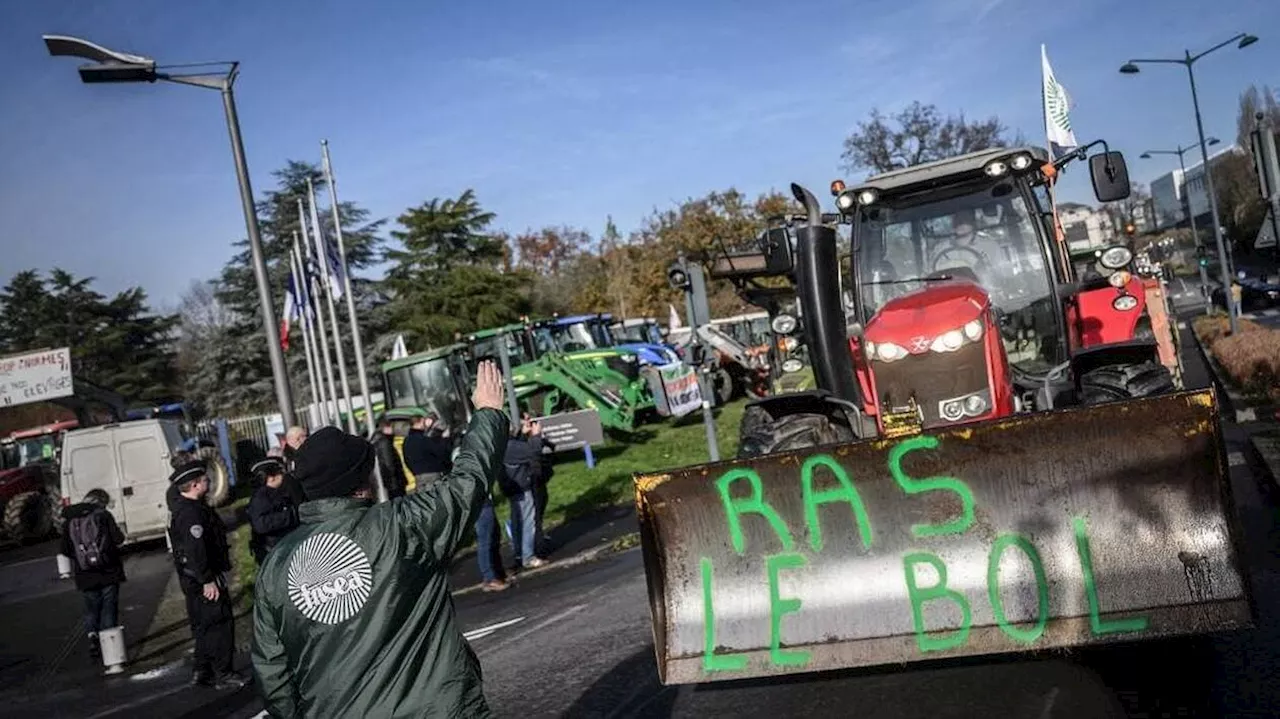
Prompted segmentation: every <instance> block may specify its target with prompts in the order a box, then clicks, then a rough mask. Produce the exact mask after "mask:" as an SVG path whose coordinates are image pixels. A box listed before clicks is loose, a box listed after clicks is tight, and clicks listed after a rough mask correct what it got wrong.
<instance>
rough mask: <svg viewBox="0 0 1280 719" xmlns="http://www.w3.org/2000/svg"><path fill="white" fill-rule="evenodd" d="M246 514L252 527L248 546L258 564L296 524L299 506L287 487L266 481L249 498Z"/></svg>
mask: <svg viewBox="0 0 1280 719" xmlns="http://www.w3.org/2000/svg"><path fill="white" fill-rule="evenodd" d="M247 514H248V515H249V527H250V528H251V529H252V530H253V536H252V537H251V538H250V539H249V549H251V550H252V551H253V558H254V560H256V561H257V562H258V564H262V560H263V558H265V557H266V556H267V552H270V551H271V548H272V547H274V546H275V544H276V542H278V541H280V538H281V537H283V536H284V535H286V534H288V533H289V532H290V531H292V530H293V528H294V527H296V526H298V505H297V503H295V502H294V498H293V496H292V494H291V493H290V492H289V488H288V487H286V486H285V485H283V484H282V485H280V486H279V487H278V488H272V487H268V486H267V485H265V484H264V485H262V486H260V487H258V488H257V489H256V490H255V491H254V493H253V498H252V499H250V500H249V509H248V511H247Z"/></svg>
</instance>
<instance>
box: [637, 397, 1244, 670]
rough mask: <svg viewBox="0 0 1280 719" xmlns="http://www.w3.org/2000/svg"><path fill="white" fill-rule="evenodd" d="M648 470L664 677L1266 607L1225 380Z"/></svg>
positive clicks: (1139, 632)
mask: <svg viewBox="0 0 1280 719" xmlns="http://www.w3.org/2000/svg"><path fill="white" fill-rule="evenodd" d="M635 484H636V502H637V510H638V512H639V515H640V526H641V540H642V544H643V550H644V561H645V572H646V575H647V579H648V585H649V599H650V608H651V610H652V612H653V628H654V645H655V649H656V652H657V659H658V671H659V674H660V677H661V679H662V681H663V683H665V684H680V683H695V682H708V681H718V680H726V679H738V678H744V677H759V676H768V675H779V674H791V673H797V672H812V671H820V670H827V669H837V668H846V667H863V666H872V665H880V664H901V663H908V662H916V661H922V660H930V659H936V658H941V657H955V656H964V655H986V654H1001V653H1009V652H1022V651H1036V650H1043V649H1047V648H1056V647H1073V646H1082V645H1089V644H1104V643H1110V642H1128V641H1141V640H1144V639H1150V638H1157V637H1166V636H1173V635H1181V634H1196V633H1202V632H1211V631H1218V630H1224V629H1233V628H1241V627H1247V626H1250V625H1251V623H1252V616H1253V613H1252V604H1251V598H1250V595H1249V593H1248V590H1247V587H1246V584H1245V581H1244V579H1243V574H1242V572H1241V569H1240V562H1239V552H1238V549H1237V547H1238V545H1237V540H1238V539H1239V536H1240V535H1239V532H1238V530H1237V528H1236V525H1235V519H1234V510H1233V504H1232V502H1231V497H1230V489H1229V484H1228V480H1227V475H1226V461H1225V450H1224V445H1223V442H1222V437H1221V435H1220V430H1219V424H1218V408H1217V403H1216V399H1215V396H1214V394H1213V392H1212V390H1205V391H1197V392H1180V393H1176V394H1169V395H1164V396H1160V397H1154V398H1148V399H1140V400H1133V401H1128V402H1124V403H1113V404H1107V405H1098V406H1095V407H1089V408H1080V409H1069V410H1060V411H1055V412H1045V413H1039V414H1032V415H1026V416H1021V417H1017V418H1011V419H1009V418H1007V419H1003V420H996V421H991V422H986V423H981V424H975V425H969V426H967V427H965V428H963V429H952V430H947V431H942V432H936V433H929V434H921V435H915V436H911V437H904V438H896V439H874V440H863V441H858V442H852V443H849V444H843V445H831V446H827V447H822V448H815V449H812V450H802V451H796V452H785V453H778V454H773V455H767V456H764V457H756V458H752V459H750V460H742V461H737V462H720V463H716V464H708V465H701V466H697V467H689V468H685V469H681V470H678V471H675V472H670V473H666V474H651V475H637V476H636V478H635Z"/></svg>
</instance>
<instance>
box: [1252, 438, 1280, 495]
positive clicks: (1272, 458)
mask: <svg viewBox="0 0 1280 719" xmlns="http://www.w3.org/2000/svg"><path fill="white" fill-rule="evenodd" d="M1249 448H1250V449H1252V450H1253V455H1254V459H1256V460H1257V465H1258V467H1260V468H1261V469H1262V472H1263V474H1266V475H1267V479H1270V480H1271V484H1272V485H1273V486H1276V487H1278V488H1280V430H1271V431H1264V432H1258V433H1257V434H1254V435H1251V436H1250V437H1249Z"/></svg>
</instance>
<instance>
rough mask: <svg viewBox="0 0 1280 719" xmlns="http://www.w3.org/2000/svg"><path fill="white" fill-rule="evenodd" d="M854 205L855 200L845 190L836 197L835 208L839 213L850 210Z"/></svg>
mask: <svg viewBox="0 0 1280 719" xmlns="http://www.w3.org/2000/svg"><path fill="white" fill-rule="evenodd" d="M856 203H857V198H856V197H854V195H853V193H852V192H850V191H847V190H846V191H844V192H841V193H840V194H839V195H836V207H838V208H840V211H841V212H848V211H849V210H852V209H853V206H854V204H856Z"/></svg>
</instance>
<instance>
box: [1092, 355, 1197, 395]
mask: <svg viewBox="0 0 1280 719" xmlns="http://www.w3.org/2000/svg"><path fill="white" fill-rule="evenodd" d="M1173 391H1175V390H1174V386H1173V375H1172V374H1170V373H1169V368H1168V367H1165V366H1164V365H1162V364H1159V363H1157V362H1150V361H1148V362H1138V363H1136V364H1113V365H1104V366H1102V367H1098V368H1096V369H1092V370H1089V371H1088V372H1086V373H1084V375H1083V376H1082V377H1081V378H1080V392H1081V400H1082V402H1083V403H1084V404H1085V405H1094V404H1102V403H1103V402H1116V401H1119V400H1125V399H1135V398H1138V397H1154V396H1155V395H1160V394H1167V393H1169V392H1173Z"/></svg>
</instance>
